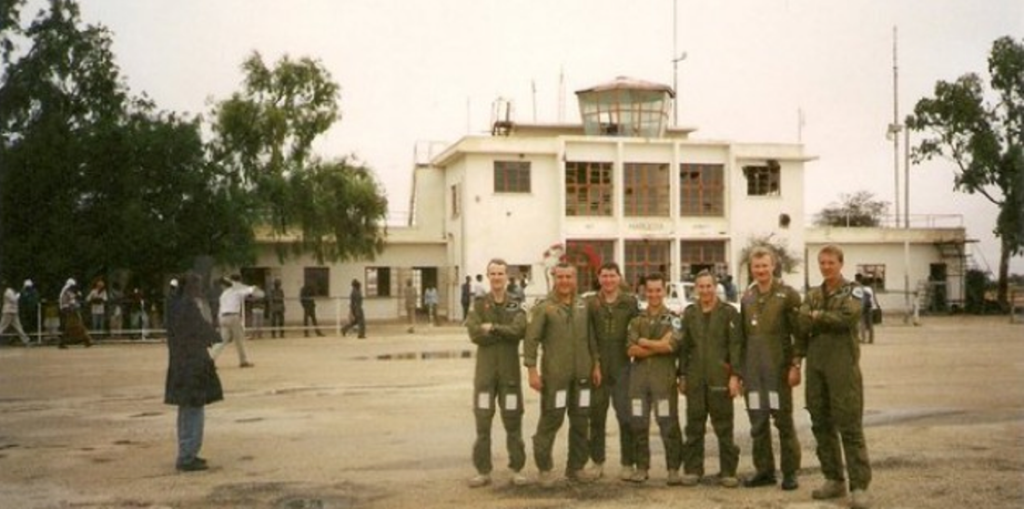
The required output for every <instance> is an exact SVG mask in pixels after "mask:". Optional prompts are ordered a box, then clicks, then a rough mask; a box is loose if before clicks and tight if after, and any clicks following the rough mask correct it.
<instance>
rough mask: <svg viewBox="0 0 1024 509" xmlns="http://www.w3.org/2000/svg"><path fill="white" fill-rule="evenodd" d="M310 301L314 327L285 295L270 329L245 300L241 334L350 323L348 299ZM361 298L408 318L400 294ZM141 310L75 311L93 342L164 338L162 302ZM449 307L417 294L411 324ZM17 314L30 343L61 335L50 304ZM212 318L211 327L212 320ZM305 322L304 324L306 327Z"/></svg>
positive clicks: (332, 331) (443, 318)
mask: <svg viewBox="0 0 1024 509" xmlns="http://www.w3.org/2000/svg"><path fill="white" fill-rule="evenodd" d="M315 302H316V313H315V316H316V326H314V325H313V322H312V319H311V317H309V319H308V320H307V315H306V313H305V310H304V308H303V306H302V303H301V301H300V300H299V299H298V298H286V299H285V312H284V325H283V326H281V327H276V328H272V327H271V316H270V313H269V312H268V311H267V310H266V308H265V306H254V305H253V303H252V302H247V303H246V305H245V310H244V315H245V328H246V332H247V333H248V334H249V336H250V337H254V338H261V337H262V338H266V337H271V336H272V335H278V333H279V332H280V333H281V334H282V335H284V336H285V337H300V336H304V335H312V334H315V333H316V331H317V330H319V331H321V332H322V333H324V334H329V335H341V328H342V327H343V326H344V325H345V324H347V323H348V322H349V321H350V317H349V298H348V297H340V296H339V297H320V298H317V299H315ZM363 302H364V309H367V308H370V309H371V310H372V311H373V312H374V313H375V314H369V315H368V316H367V322H369V323H386V322H396V321H400V322H403V323H404V322H406V321H408V316H407V313H406V310H405V305H404V302H405V299H404V295H400V296H397V297H375V298H368V299H364V301H363ZM216 306H217V304H213V307H212V309H216ZM145 308H146V312H145V313H143V312H141V311H136V312H131V311H128V310H125V309H121V310H120V311H115V307H113V306H108V307H107V309H106V311H105V313H104V314H103V315H102V316H103V318H102V320H101V322H102V327H98V328H97V327H95V326H94V324H93V319H92V314H91V313H90V310H89V306H88V305H86V306H85V307H83V308H82V309H80V310H79V313H80V316H81V318H82V323H83V324H84V325H85V326H86V329H87V330H88V331H89V334H90V336H91V337H92V339H93V340H99V341H103V340H149V339H162V338H164V337H166V335H167V331H166V329H165V325H164V313H165V308H164V305H163V303H162V302H160V303H148V304H146V305H145ZM449 311H450V310H449V309H448V306H447V305H446V304H445V303H444V302H441V303H439V305H438V306H436V307H435V309H433V310H429V309H427V308H426V307H425V306H424V305H423V302H422V298H420V299H418V300H417V310H416V322H417V323H418V324H423V325H427V324H430V323H433V324H437V325H442V324H446V323H450V320H455V319H456V318H457V317H456V316H455V315H452V314H451V313H450V312H449ZM21 317H22V327H23V328H24V330H25V332H26V334H28V336H29V338H30V339H31V341H32V343H34V344H47V343H56V342H57V341H58V340H59V339H60V336H61V317H60V311H59V309H58V308H57V304H56V303H55V302H43V303H40V304H39V305H38V306H36V308H35V310H31V311H28V312H26V313H21ZM214 321H215V323H214V325H215V326H216V325H217V323H216V318H215V320H214ZM307 321H308V325H306V323H307ZM17 340H18V334H17V332H15V331H14V330H13V328H8V330H6V331H3V333H2V335H0V342H2V343H3V344H7V343H8V342H13V341H17Z"/></svg>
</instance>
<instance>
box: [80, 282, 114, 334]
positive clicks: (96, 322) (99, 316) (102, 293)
mask: <svg viewBox="0 0 1024 509" xmlns="http://www.w3.org/2000/svg"><path fill="white" fill-rule="evenodd" d="M85 300H86V302H88V303H89V314H90V316H91V317H92V320H91V321H90V322H89V329H90V330H92V333H93V334H94V335H99V334H102V333H103V332H104V331H105V330H106V328H107V327H106V321H107V300H108V295H107V285H106V284H105V283H104V282H103V279H96V282H95V283H93V285H92V289H91V290H89V295H88V296H86V298H85Z"/></svg>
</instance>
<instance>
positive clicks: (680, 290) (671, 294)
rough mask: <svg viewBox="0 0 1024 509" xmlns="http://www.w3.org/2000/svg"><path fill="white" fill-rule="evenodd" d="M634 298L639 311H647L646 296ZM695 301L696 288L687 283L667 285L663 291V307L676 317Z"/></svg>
mask: <svg viewBox="0 0 1024 509" xmlns="http://www.w3.org/2000/svg"><path fill="white" fill-rule="evenodd" d="M636 298H637V300H638V301H639V302H640V311H643V310H645V309H647V296H645V295H637V296H636ZM696 300H697V287H696V286H694V284H693V283H691V282H689V281H681V282H678V283H669V284H668V288H666V289H665V307H666V308H667V309H668V310H669V311H671V312H673V313H675V314H677V315H681V314H683V310H684V309H686V307H687V306H689V305H690V304H692V303H694V302H696Z"/></svg>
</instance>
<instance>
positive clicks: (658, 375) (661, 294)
mask: <svg viewBox="0 0 1024 509" xmlns="http://www.w3.org/2000/svg"><path fill="white" fill-rule="evenodd" d="M644 289H645V291H646V294H647V309H646V310H645V311H644V312H643V313H640V315H639V316H637V317H636V318H634V319H633V321H632V322H630V323H629V349H628V350H627V351H626V353H627V354H628V355H629V356H630V357H632V358H633V367H632V371H630V374H629V400H630V407H631V408H630V410H631V412H630V413H631V414H632V417H633V434H634V435H633V436H634V437H635V444H636V472H634V473H633V477H632V478H631V479H630V481H633V482H637V483H642V482H644V481H646V480H647V471H648V470H649V469H650V467H651V444H650V433H649V431H648V430H649V428H650V424H651V413H652V412H653V413H654V415H655V420H656V421H657V422H658V429H659V430H660V431H661V441H662V444H663V445H664V446H665V463H666V468H667V470H668V484H669V485H678V484H680V483H681V479H680V478H679V467H680V466H681V465H682V463H683V436H682V432H681V431H680V429H679V396H678V395H677V394H676V373H677V371H678V368H677V367H676V359H677V357H678V356H677V355H676V354H675V351H676V348H677V346H678V345H679V331H680V328H681V326H682V323H681V321H680V319H679V317H678V316H675V315H673V314H672V313H671V312H670V311H669V310H668V309H667V308H666V307H665V305H664V299H665V276H662V275H661V274H651V275H649V276H647V278H646V281H645V283H644Z"/></svg>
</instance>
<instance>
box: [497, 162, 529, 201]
mask: <svg viewBox="0 0 1024 509" xmlns="http://www.w3.org/2000/svg"><path fill="white" fill-rule="evenodd" d="M494 192H496V193H529V192H530V162H529V161H494Z"/></svg>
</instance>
